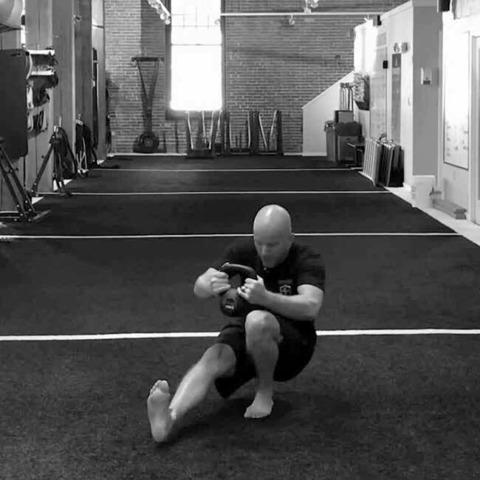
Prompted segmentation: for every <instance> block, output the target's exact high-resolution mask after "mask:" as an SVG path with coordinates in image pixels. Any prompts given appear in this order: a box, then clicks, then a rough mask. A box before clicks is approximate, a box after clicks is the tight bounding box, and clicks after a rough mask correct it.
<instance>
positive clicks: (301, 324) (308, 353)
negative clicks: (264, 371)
mask: <svg viewBox="0 0 480 482" xmlns="http://www.w3.org/2000/svg"><path fill="white" fill-rule="evenodd" d="M275 317H276V318H277V320H278V323H279V324H280V331H281V334H282V341H281V342H280V343H279V345H278V349H279V354H278V361H277V365H276V367H275V373H274V379H275V380H276V381H279V382H282V381H287V380H290V379H292V378H294V377H295V376H297V375H298V374H299V373H300V372H301V371H302V370H303V369H304V368H305V367H306V366H307V364H308V363H309V362H310V360H311V358H312V356H313V353H314V351H315V346H316V342H317V334H316V332H315V327H314V325H313V323H311V322H308V321H297V320H289V319H287V318H283V317H281V316H278V315H276V316H275Z"/></svg>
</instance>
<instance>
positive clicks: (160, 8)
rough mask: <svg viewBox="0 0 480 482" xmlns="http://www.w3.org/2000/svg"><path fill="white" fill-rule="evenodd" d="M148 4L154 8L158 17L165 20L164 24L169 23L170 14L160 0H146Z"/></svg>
mask: <svg viewBox="0 0 480 482" xmlns="http://www.w3.org/2000/svg"><path fill="white" fill-rule="evenodd" d="M148 3H149V5H150V6H151V7H152V8H154V9H155V10H156V11H157V13H158V15H159V17H160V19H161V20H163V21H164V22H165V25H170V23H171V20H172V19H171V17H172V15H171V14H170V12H169V11H168V9H167V7H165V5H164V4H163V2H162V1H161V0H148Z"/></svg>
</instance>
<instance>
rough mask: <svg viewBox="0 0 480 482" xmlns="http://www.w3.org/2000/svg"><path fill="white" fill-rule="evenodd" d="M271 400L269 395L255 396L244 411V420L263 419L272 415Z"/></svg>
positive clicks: (260, 394) (258, 394) (259, 394)
mask: <svg viewBox="0 0 480 482" xmlns="http://www.w3.org/2000/svg"><path fill="white" fill-rule="evenodd" d="M272 407H273V400H272V396H271V395H270V394H264V393H259V392H257V394H256V395H255V399H254V400H253V403H252V404H251V405H250V406H249V407H248V408H247V410H246V411H245V415H244V417H245V418H263V417H268V416H269V415H270V414H271V413H272Z"/></svg>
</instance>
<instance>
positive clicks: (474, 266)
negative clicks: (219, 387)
mask: <svg viewBox="0 0 480 482" xmlns="http://www.w3.org/2000/svg"><path fill="white" fill-rule="evenodd" d="M114 166H118V169H101V170H100V169H99V170H92V171H91V173H89V177H87V178H84V179H76V180H74V181H73V182H72V183H71V184H70V186H71V188H72V189H78V190H83V194H77V195H75V196H73V197H72V198H64V197H46V198H44V199H43V200H42V201H41V202H39V203H37V204H36V205H35V206H36V207H37V208H38V209H39V210H42V209H51V210H52V213H51V215H50V216H49V217H48V218H46V219H44V220H43V221H41V222H39V223H32V224H28V225H20V224H13V225H7V226H6V227H0V315H1V322H0V336H9V335H62V334H64V335H82V334H109V333H110V334H112V333H144V334H145V333H146V334H148V333H178V332H210V333H215V332H217V331H218V330H219V329H220V327H221V325H222V324H223V323H224V322H225V319H224V318H223V317H222V316H221V315H220V312H219V309H218V306H217V302H216V301H215V300H209V301H201V300H198V299H195V298H194V296H193V292H192V288H193V282H194V280H195V278H196V276H198V275H199V274H200V273H201V272H203V271H204V270H205V269H206V268H207V267H208V266H209V264H210V263H211V262H212V260H214V259H215V258H216V257H217V255H218V253H219V251H220V250H221V249H223V247H224V246H226V245H227V244H228V243H229V242H231V241H232V238H231V237H230V236H231V235H235V234H244V235H248V233H250V232H251V225H252V219H253V216H254V215H255V213H256V211H257V210H258V209H259V208H260V207H261V206H263V205H265V204H268V203H280V204H282V205H284V206H285V207H286V208H287V209H289V211H290V212H291V214H292V217H293V222H294V229H295V231H296V232H297V233H300V234H301V233H303V234H305V233H315V234H316V235H315V236H302V235H299V236H298V240H299V241H300V242H305V243H308V244H310V245H311V246H312V247H314V248H315V249H317V250H319V251H320V252H321V253H322V256H323V258H324V260H325V264H326V269H327V287H326V297H325V304H324V307H323V309H322V312H321V316H320V318H319V320H318V323H317V329H318V330H320V331H326V330H365V329H392V328H396V329H407V328H408V329H420V328H447V329H462V328H479V319H480V318H479V315H478V298H479V296H478V294H479V291H478V286H480V249H479V248H478V246H476V245H474V244H473V243H471V242H470V241H468V240H466V239H464V238H463V237H461V236H459V235H457V234H456V233H454V232H452V230H450V229H449V228H447V227H445V226H444V225H442V224H440V223H439V222H437V221H435V220H433V219H432V218H430V217H429V216H427V215H426V214H425V213H423V212H421V211H419V210H418V209H415V208H412V206H411V205H410V204H409V203H407V202H405V201H403V200H401V199H398V198H397V197H395V196H394V195H393V194H391V193H389V192H386V193H385V192H382V190H381V189H378V190H377V193H374V194H362V193H361V194H358V193H353V192H350V193H348V194H343V193H339V192H338V191H342V190H345V191H353V190H355V191H356V190H360V191H365V190H371V189H372V185H371V183H370V182H369V181H368V180H366V179H365V178H364V177H362V176H361V175H360V174H359V173H358V172H354V171H351V170H340V171H334V170H333V169H334V168H335V167H338V166H334V165H331V164H329V163H327V162H326V161H325V160H322V159H302V158H300V157H293V158H289V157H288V156H284V157H272V158H267V157H265V158H241V157H239V158H229V159H219V158H217V159H215V160H185V159H183V158H179V157H160V156H144V157H142V156H138V157H135V158H133V157H131V158H129V159H127V158H122V159H118V158H114V159H109V160H108V161H107V162H106V163H105V165H104V167H106V168H109V167H114ZM160 166H161V167H160ZM218 166H222V169H224V170H227V169H249V168H268V169H284V168H300V167H306V168H307V167H308V168H316V167H320V168H325V167H331V168H332V169H331V170H330V171H328V172H326V171H314V172H311V173H304V172H303V171H299V172H290V173H288V174H286V173H285V172H280V173H279V172H278V171H272V172H268V173H263V172H252V173H248V174H247V173H246V172H245V173H243V172H242V173H236V172H225V173H212V172H197V173H184V174H182V173H171V172H170V173H164V174H161V173H158V172H154V173H152V172H151V170H152V169H154V170H157V171H158V169H159V168H160V169H200V170H201V169H211V168H215V169H216V168H218ZM265 166H267V167H265ZM120 169H135V171H132V172H128V171H120ZM136 170H143V171H145V172H136ZM162 176H164V177H162ZM161 179H163V180H164V181H165V182H164V183H163V184H162V183H161V182H160V180H161ZM239 180H241V183H240V181H239ZM157 183H159V186H158V192H164V193H165V194H163V195H157V194H152V193H151V192H150V193H148V192H147V191H152V190H155V191H156V190H157V186H156V184H157ZM280 185H282V188H284V187H286V186H289V187H290V188H289V189H288V190H292V191H302V190H305V189H311V188H312V187H313V186H319V187H321V189H322V190H328V189H332V190H334V191H336V192H334V193H330V194H317V195H314V194H273V195H272V194H242V195H238V194H229V193H228V192H225V193H224V194H206V195H195V194H193V193H191V194H187V195H176V194H169V192H171V191H180V190H187V191H194V190H197V188H198V187H199V186H201V189H202V190H208V191H211V190H223V191H229V190H237V188H238V190H243V189H245V190H251V191H255V190H260V189H262V190H264V189H267V188H268V189H269V190H270V189H271V188H272V186H277V187H278V186H280ZM127 188H128V190H129V192H131V193H135V192H140V191H143V192H145V194H144V195H136V194H131V195H126V196H122V195H103V196H102V195H88V194H89V193H92V192H96V191H98V192H102V193H107V192H108V191H109V190H110V192H111V193H113V194H114V193H115V192H116V193H119V192H121V191H123V190H126V189H127ZM240 188H241V189H240ZM373 233H376V234H373ZM379 233H380V235H379ZM381 233H390V234H393V235H392V236H383V235H381ZM422 233H423V234H424V235H423V236H422V235H421V234H422ZM435 233H436V234H439V236H434V235H432V234H435ZM12 234H18V235H20V237H19V238H18V239H11V238H7V237H5V236H7V235H12ZM184 234H190V235H192V236H193V237H174V236H179V235H180V236H181V235H184ZM210 234H216V235H218V236H216V237H211V236H209V235H210ZM101 235H107V236H113V238H111V239H110V238H106V239H84V238H82V236H92V237H94V238H95V237H98V236H101ZM124 235H129V236H132V237H131V238H122V236H124ZM139 235H152V237H144V238H139V237H138V236H139ZM163 235H165V236H166V237H165V238H163V237H162V236H163ZM2 236H3V237H2ZM22 236H23V237H22ZM25 236H30V237H31V238H25ZM37 236H43V238H40V239H38V238H37V239H36V237H37ZM65 236H72V238H68V237H67V238H65ZM48 237H51V238H48ZM324 335H325V333H324ZM478 340H479V339H478V336H472V335H469V336H467V335H439V334H437V335H420V336H419V335H415V336H404V335H402V336H399V335H396V336H338V333H337V336H333V337H332V336H319V338H318V344H317V350H316V353H315V355H314V358H313V360H312V363H311V364H310V365H309V366H308V367H307V369H306V370H305V371H304V372H303V373H302V374H301V375H300V376H299V377H297V378H296V379H294V380H293V381H291V382H289V383H286V384H278V386H277V394H276V398H275V400H276V402H275V407H274V412H273V414H272V416H271V417H269V418H268V419H266V420H260V421H252V420H249V421H245V420H244V418H243V412H244V410H245V407H246V406H247V405H248V404H249V402H250V400H251V397H252V394H253V385H252V384H249V385H247V386H245V387H243V388H242V389H241V390H240V391H239V392H237V393H236V394H235V395H234V397H233V399H232V400H230V401H228V402H225V401H223V400H221V399H220V398H219V397H218V396H217V395H216V394H215V393H214V392H211V393H210V394H209V395H208V397H207V400H206V402H207V403H205V404H204V405H202V406H201V407H199V409H198V410H197V411H195V412H194V413H192V414H191V415H189V417H188V418H187V419H186V420H185V422H184V425H183V426H182V428H181V431H180V433H179V435H178V437H177V438H176V439H175V440H174V442H173V443H172V444H170V445H167V446H164V447H158V446H156V445H155V444H154V443H153V442H152V440H151V438H150V434H149V429H148V421H147V418H146V407H145V401H146V397H147V395H148V392H149V390H150V387H151V386H152V384H153V383H154V382H155V381H156V380H157V379H158V378H164V377H165V378H167V379H169V380H170V382H171V385H172V388H175V387H176V386H177V384H178V383H179V381H180V379H181V377H182V375H183V374H184V372H185V371H186V370H187V369H188V368H189V367H190V366H191V365H192V364H193V363H194V362H195V361H196V360H197V359H198V358H199V357H200V355H201V354H202V352H203V350H204V349H205V348H206V347H207V346H209V344H210V343H211V341H212V338H202V337H201V338H196V337H193V338H189V337H186V338H172V339H134V340H109V341H107V340H95V341H62V340H56V341H41V342H39V341H22V342H19V341H0V393H1V397H0V413H1V416H0V478H3V479H217V478H218V479H477V478H479V477H480V461H479V460H480V459H479V458H478V453H477V452H478V449H477V447H478V444H479V438H480V436H479V433H480V432H479V430H478V427H479V419H480V416H479V415H480V411H479V408H478V407H479V406H480V404H479V402H480V391H479V388H478V383H477V380H478V377H479V375H480V371H479V370H480V368H479V367H480V363H479V362H480V360H479V350H478Z"/></svg>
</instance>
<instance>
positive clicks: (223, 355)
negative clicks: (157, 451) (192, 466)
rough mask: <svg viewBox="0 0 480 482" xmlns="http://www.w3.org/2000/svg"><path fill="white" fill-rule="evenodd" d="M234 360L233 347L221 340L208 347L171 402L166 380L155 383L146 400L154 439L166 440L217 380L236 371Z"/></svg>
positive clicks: (157, 440)
mask: <svg viewBox="0 0 480 482" xmlns="http://www.w3.org/2000/svg"><path fill="white" fill-rule="evenodd" d="M235 363H236V358H235V353H234V352H233V350H232V348H230V347H229V346H228V345H225V344H221V343H218V344H215V345H213V346H211V347H210V348H208V349H207V351H206V352H205V353H204V354H203V356H202V358H201V359H200V360H199V361H198V363H196V364H195V365H194V366H193V367H192V368H191V369H190V370H189V371H188V372H187V374H186V375H185V377H184V378H183V380H182V381H181V383H180V385H179V387H178V389H177V392H176V393H175V396H174V397H173V399H172V400H171V401H170V398H171V397H170V392H169V388H168V384H167V382H166V381H161V380H159V381H158V382H156V383H155V385H154V386H153V387H152V389H151V391H150V396H149V397H148V400H147V411H148V418H149V421H150V429H151V432H152V437H153V439H154V440H155V441H156V442H163V441H165V440H166V439H167V438H168V436H169V434H170V433H171V431H172V429H173V426H174V424H175V422H176V421H178V420H179V419H180V418H181V417H183V416H184V415H185V414H186V413H187V412H188V411H189V410H190V409H192V408H193V407H195V406H196V405H198V404H199V403H200V402H201V401H202V400H203V399H204V398H205V395H206V394H207V391H208V389H209V388H210V386H211V385H212V383H213V381H214V380H216V379H217V378H218V377H220V376H225V375H230V374H233V371H234V370H235Z"/></svg>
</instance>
